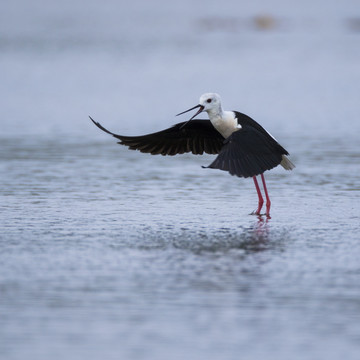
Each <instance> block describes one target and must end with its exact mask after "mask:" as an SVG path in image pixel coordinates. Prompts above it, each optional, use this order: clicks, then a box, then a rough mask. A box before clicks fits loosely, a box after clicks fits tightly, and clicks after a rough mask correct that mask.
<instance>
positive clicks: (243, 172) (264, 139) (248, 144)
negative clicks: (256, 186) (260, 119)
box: [207, 126, 287, 178]
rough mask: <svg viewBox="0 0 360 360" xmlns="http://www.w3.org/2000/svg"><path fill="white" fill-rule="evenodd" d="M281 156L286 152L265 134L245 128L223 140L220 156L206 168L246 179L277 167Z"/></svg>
mask: <svg viewBox="0 0 360 360" xmlns="http://www.w3.org/2000/svg"><path fill="white" fill-rule="evenodd" d="M283 154H287V151H286V150H285V149H284V148H283V147H282V146H281V145H279V144H278V143H277V141H276V140H275V139H273V138H272V137H271V136H268V135H267V133H264V132H262V131H260V130H258V129H256V128H254V127H247V126H245V127H244V128H242V129H240V130H238V131H235V132H234V133H232V134H231V135H230V136H229V137H228V138H227V139H226V140H225V142H224V146H223V148H222V150H221V152H220V154H219V155H218V156H217V157H216V159H215V160H214V161H213V162H212V163H211V164H210V165H209V166H207V167H208V168H212V169H220V170H224V171H228V172H229V173H230V174H231V175H236V176H239V177H245V178H246V177H250V176H255V175H259V174H262V173H263V172H264V171H266V170H270V169H272V168H274V167H275V166H277V165H279V164H280V162H281V160H282V155H283Z"/></svg>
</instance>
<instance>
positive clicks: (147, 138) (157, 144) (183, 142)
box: [90, 117, 224, 155]
mask: <svg viewBox="0 0 360 360" xmlns="http://www.w3.org/2000/svg"><path fill="white" fill-rule="evenodd" d="M90 120H91V121H92V122H93V123H94V124H95V125H96V126H97V127H98V128H99V129H101V130H102V131H105V132H106V133H108V134H110V135H112V136H114V137H115V138H117V139H119V140H120V142H119V144H121V145H125V146H128V147H129V149H131V150H139V151H141V152H144V153H150V154H152V155H157V154H161V155H176V154H184V153H186V152H192V153H193V154H203V153H204V152H205V153H208V154H218V153H219V152H220V150H221V148H222V146H223V142H224V138H223V136H222V135H221V134H220V133H219V132H218V131H217V130H216V129H215V128H214V127H213V125H212V124H211V122H210V120H191V121H190V122H189V123H188V124H187V125H186V126H184V127H183V125H184V124H185V122H182V123H179V124H176V125H174V126H172V127H171V128H169V129H166V130H162V131H159V132H156V133H153V134H148V135H142V136H123V135H117V134H114V133H112V132H110V131H109V130H107V129H105V128H104V127H103V126H102V125H100V124H99V123H98V122H96V121H95V120H93V119H92V118H91V117H90Z"/></svg>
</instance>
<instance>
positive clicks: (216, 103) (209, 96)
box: [176, 93, 222, 127]
mask: <svg viewBox="0 0 360 360" xmlns="http://www.w3.org/2000/svg"><path fill="white" fill-rule="evenodd" d="M197 108H199V110H198V111H197V112H196V113H195V115H194V116H192V117H191V118H190V119H189V120H188V121H187V122H186V123H185V124H184V125H183V126H182V127H184V126H185V125H186V124H187V123H188V122H189V121H191V120H192V119H193V118H194V117H195V116H197V115H199V114H200V113H201V112H203V111H206V112H207V113H211V112H215V113H221V112H222V108H221V98H220V95H219V94H216V93H205V94H202V95H201V96H200V100H199V104H198V105H196V106H194V107H192V108H191V109H188V110H185V111H183V112H181V113H179V114H177V115H176V116H178V115H181V114H185V113H187V112H188V111H191V110H194V109H197Z"/></svg>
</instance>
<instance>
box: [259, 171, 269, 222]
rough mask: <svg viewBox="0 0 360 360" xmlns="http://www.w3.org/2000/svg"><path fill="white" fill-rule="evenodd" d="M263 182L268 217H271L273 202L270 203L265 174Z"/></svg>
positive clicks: (262, 175)
mask: <svg viewBox="0 0 360 360" xmlns="http://www.w3.org/2000/svg"><path fill="white" fill-rule="evenodd" d="M261 180H262V183H263V186H264V191H265V197H266V216H267V217H270V206H271V201H270V198H269V194H268V191H267V187H266V183H265V177H264V174H261Z"/></svg>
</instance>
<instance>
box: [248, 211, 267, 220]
mask: <svg viewBox="0 0 360 360" xmlns="http://www.w3.org/2000/svg"><path fill="white" fill-rule="evenodd" d="M249 215H256V216H258V217H259V218H261V217H262V216H266V218H267V219H271V216H270V214H260V213H259V212H258V211H255V210H254V211H252V212H251V213H250V214H249Z"/></svg>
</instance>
